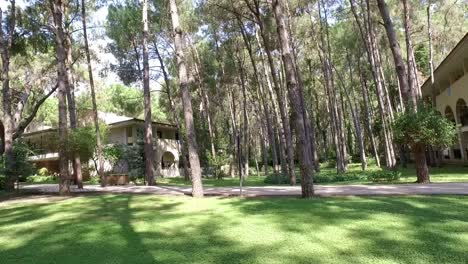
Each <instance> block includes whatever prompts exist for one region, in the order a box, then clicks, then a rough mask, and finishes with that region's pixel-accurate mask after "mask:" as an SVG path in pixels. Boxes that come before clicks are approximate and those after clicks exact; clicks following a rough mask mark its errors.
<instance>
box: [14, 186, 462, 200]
mask: <svg viewBox="0 0 468 264" xmlns="http://www.w3.org/2000/svg"><path fill="white" fill-rule="evenodd" d="M314 187H315V194H316V195H318V196H359V195H364V196H365V195H441V194H445V195H450V194H453V195H468V183H431V184H378V185H315V186H314ZM21 189H22V190H25V191H27V192H33V193H44V194H47V193H57V192H58V185H57V184H31V185H23V186H21ZM191 189H192V188H191V187H183V186H164V185H160V186H135V185H126V186H107V187H100V186H99V185H85V188H84V189H77V188H76V186H72V192H73V193H130V194H158V195H190V194H191ZM204 191H205V195H206V196H239V195H240V189H239V187H205V188H204ZM242 195H243V196H245V197H271V196H300V195H301V187H300V186H261V187H244V188H243V190H242Z"/></svg>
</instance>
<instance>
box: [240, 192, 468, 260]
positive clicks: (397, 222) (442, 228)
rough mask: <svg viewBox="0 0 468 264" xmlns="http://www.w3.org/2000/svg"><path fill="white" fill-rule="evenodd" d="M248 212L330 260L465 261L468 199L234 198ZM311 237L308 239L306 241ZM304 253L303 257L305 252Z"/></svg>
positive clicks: (319, 256) (467, 236) (466, 258)
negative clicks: (318, 248) (300, 238)
mask: <svg viewBox="0 0 468 264" xmlns="http://www.w3.org/2000/svg"><path fill="white" fill-rule="evenodd" d="M231 204H233V206H235V207H237V208H239V210H241V211H242V212H243V213H244V214H246V215H262V217H265V218H268V219H269V220H270V221H272V222H275V223H276V227H277V228H278V230H282V231H284V232H286V233H288V234H290V236H292V237H293V236H294V235H295V234H296V235H297V236H301V235H302V236H309V237H310V240H308V241H306V243H305V244H304V245H303V246H311V247H313V246H314V245H316V244H321V245H322V246H321V247H322V250H323V252H320V251H319V252H308V253H307V254H305V255H308V254H309V255H313V256H314V257H316V258H318V259H320V261H318V262H321V263H327V262H330V258H329V256H330V255H334V257H336V259H335V261H333V260H332V262H343V263H363V262H369V263H374V262H400V263H466V261H467V260H468V251H467V250H466V248H468V239H467V238H468V199H466V198H464V197H462V196H461V197H460V196H459V197H457V196H452V197H364V198H317V199H314V200H299V199H284V200H271V199H255V200H231ZM306 240H307V239H306ZM303 256H304V255H303Z"/></svg>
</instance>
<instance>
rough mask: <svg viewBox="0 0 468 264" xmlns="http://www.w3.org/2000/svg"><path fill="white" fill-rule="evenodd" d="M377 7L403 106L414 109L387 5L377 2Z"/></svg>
mask: <svg viewBox="0 0 468 264" xmlns="http://www.w3.org/2000/svg"><path fill="white" fill-rule="evenodd" d="M377 5H378V7H379V10H380V14H381V16H382V19H383V21H384V27H385V32H386V33H387V38H388V41H389V43H390V49H391V51H392V54H393V60H394V63H395V70H396V72H397V76H398V82H399V83H400V89H401V94H402V96H403V100H404V101H405V104H407V105H409V106H410V107H413V108H415V107H416V100H415V98H414V97H413V96H411V94H412V91H411V90H410V89H411V87H409V85H408V75H407V72H406V67H405V63H404V61H403V57H402V55H401V49H400V45H399V43H398V39H397V36H396V32H395V28H394V26H393V22H392V19H391V17H390V12H389V10H388V6H387V3H385V0H377Z"/></svg>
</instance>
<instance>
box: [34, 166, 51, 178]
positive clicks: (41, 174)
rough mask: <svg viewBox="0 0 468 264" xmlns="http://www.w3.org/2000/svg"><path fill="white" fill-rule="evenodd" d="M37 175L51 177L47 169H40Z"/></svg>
mask: <svg viewBox="0 0 468 264" xmlns="http://www.w3.org/2000/svg"><path fill="white" fill-rule="evenodd" d="M37 175H39V176H47V175H49V170H48V169H47V168H45V167H43V168H40V169H39V170H38V171H37Z"/></svg>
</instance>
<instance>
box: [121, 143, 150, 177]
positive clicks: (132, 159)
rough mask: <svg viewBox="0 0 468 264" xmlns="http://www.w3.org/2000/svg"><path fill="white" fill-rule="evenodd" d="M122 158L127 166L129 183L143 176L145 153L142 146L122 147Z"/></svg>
mask: <svg viewBox="0 0 468 264" xmlns="http://www.w3.org/2000/svg"><path fill="white" fill-rule="evenodd" d="M123 150H124V151H123V156H122V158H123V159H124V160H125V161H126V162H127V164H128V177H129V178H130V180H131V181H136V180H137V179H139V178H143V177H144V176H145V158H144V157H145V153H144V148H143V146H142V145H139V144H135V145H133V146H124V147H123Z"/></svg>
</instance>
